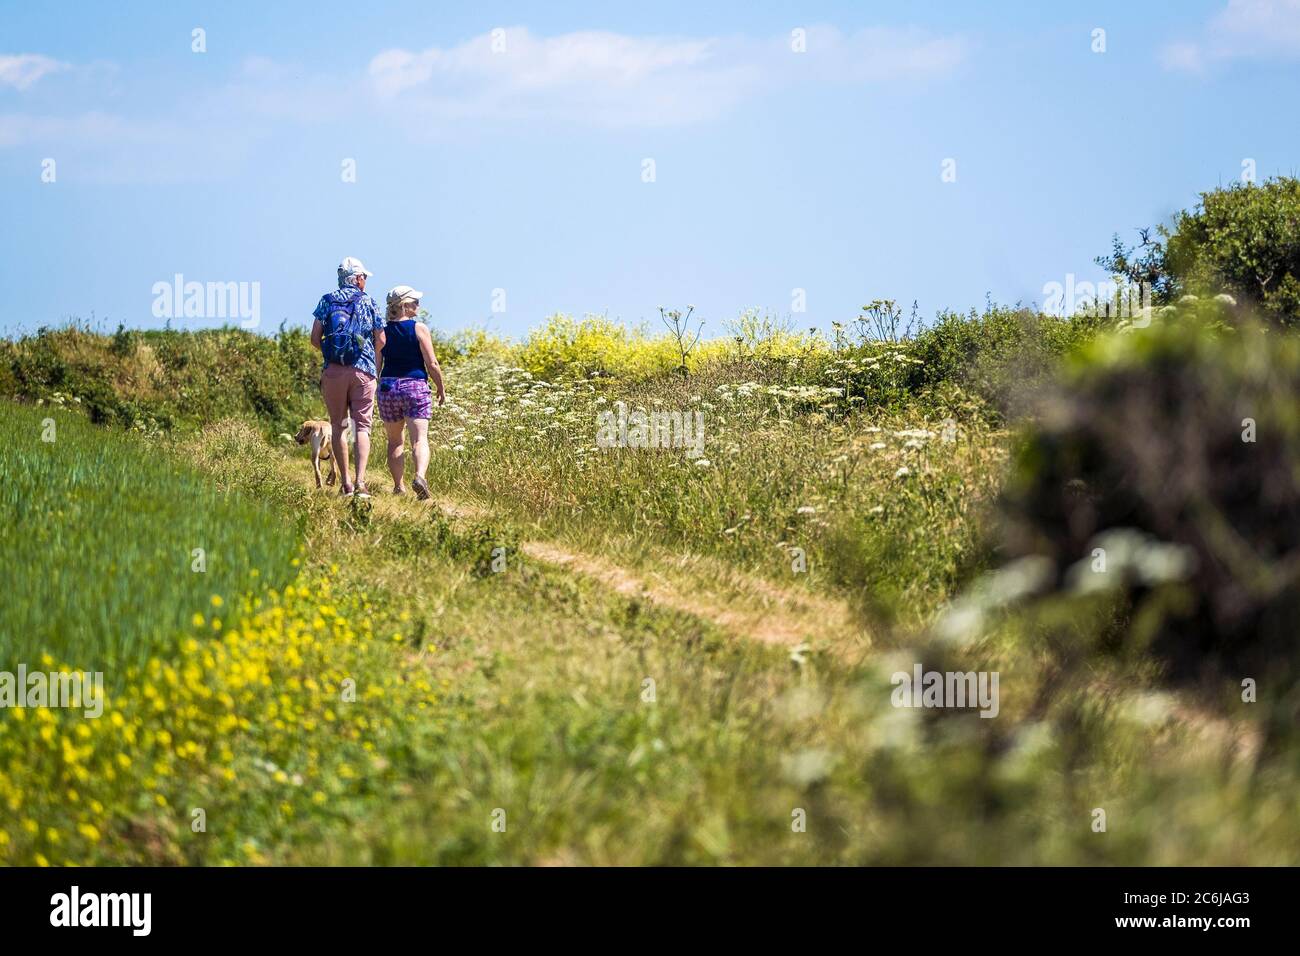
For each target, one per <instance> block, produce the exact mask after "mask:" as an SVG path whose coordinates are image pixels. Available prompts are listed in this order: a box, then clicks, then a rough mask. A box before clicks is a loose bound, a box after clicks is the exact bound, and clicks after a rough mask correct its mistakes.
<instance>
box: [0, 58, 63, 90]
mask: <svg viewBox="0 0 1300 956" xmlns="http://www.w3.org/2000/svg"><path fill="white" fill-rule="evenodd" d="M67 67H68V65H67V64H66V63H61V62H59V61H58V60H52V59H50V58H49V57H48V56H42V55H41V54H39V53H19V54H17V55H14V56H10V55H6V54H0V86H11V87H13V88H14V89H16V90H19V91H20V92H21V91H22V90H26V89H28V88H29V87H31V86H32V84H34V83H36V82H37V81H38V80H39V79H40V78H41V77H43V76H46V75H48V74H50V73H56V72H58V71H59V70H65V69H67Z"/></svg>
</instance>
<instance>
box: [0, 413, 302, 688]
mask: <svg viewBox="0 0 1300 956" xmlns="http://www.w3.org/2000/svg"><path fill="white" fill-rule="evenodd" d="M73 405H74V409H72V410H70V409H66V408H63V407H60V406H58V405H48V404H47V405H44V406H40V407H30V406H27V407H24V406H17V405H12V404H6V405H4V407H3V413H0V448H2V449H3V451H0V476H2V477H0V524H3V526H4V528H5V533H4V535H3V537H2V538H0V561H3V562H4V565H5V567H7V568H9V575H8V581H7V582H6V590H7V591H8V593H9V595H10V599H8V600H6V601H4V602H3V604H0V663H3V665H4V668H5V669H7V670H12V669H13V664H14V663H16V662H17V661H22V660H34V659H35V658H36V657H38V656H39V655H40V654H41V653H45V652H50V653H55V654H58V655H61V659H62V660H65V661H72V662H75V663H76V664H77V665H78V666H80V667H85V668H91V667H93V668H99V669H103V670H105V671H107V672H109V673H110V674H112V673H115V672H117V671H118V670H119V669H120V668H122V667H124V666H125V665H126V664H128V663H136V664H138V663H140V662H141V661H143V660H145V659H146V658H148V657H149V656H150V655H152V654H155V653H164V654H170V653H172V652H173V651H174V650H175V645H176V640H177V635H178V634H179V633H181V632H182V631H183V629H184V628H186V627H188V626H189V622H190V619H191V617H192V616H193V615H194V613H195V612H207V611H209V610H210V609H211V608H212V602H213V601H214V600H217V601H229V600H231V599H232V598H234V597H237V596H239V595H241V594H243V593H244V592H245V591H247V590H248V589H249V588H250V587H254V586H261V585H263V584H265V585H269V586H272V587H277V586H280V585H282V584H283V583H284V582H285V581H287V580H289V578H290V576H291V574H292V572H293V569H292V568H291V567H290V561H291V560H292V559H293V558H294V556H295V555H296V553H297V548H298V542H299V540H300V538H301V534H302V526H301V521H300V520H298V519H295V518H293V517H292V516H285V515H283V514H278V513H276V512H275V511H274V510H272V509H271V508H270V507H268V506H267V505H266V504H264V503H261V502H258V501H255V500H252V499H250V498H248V497H245V496H242V495H239V494H228V493H226V492H224V491H222V490H220V489H218V488H216V487H214V486H213V484H212V482H211V481H209V480H207V479H206V478H205V477H204V476H203V475H201V474H199V473H197V472H196V471H195V470H194V469H193V468H192V467H189V466H187V465H185V464H184V463H182V462H180V461H178V460H176V459H175V458H173V457H171V456H168V455H165V454H159V452H158V450H157V449H156V448H155V447H153V446H151V445H149V444H146V443H145V442H143V441H141V440H139V439H137V438H133V437H131V436H129V435H126V434H123V433H122V432H120V431H115V430H111V429H104V428H96V427H94V426H93V425H91V424H89V423H88V422H87V421H86V420H85V417H84V416H83V415H80V414H78V413H77V412H76V410H75V403H73Z"/></svg>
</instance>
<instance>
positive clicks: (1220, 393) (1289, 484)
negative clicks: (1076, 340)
mask: <svg viewBox="0 0 1300 956" xmlns="http://www.w3.org/2000/svg"><path fill="white" fill-rule="evenodd" d="M1220 309H1221V306H1220V305H1219V303H1216V302H1213V301H1210V300H1203V301H1201V302H1195V303H1184V304H1182V305H1180V306H1179V307H1178V308H1177V309H1166V310H1163V312H1162V314H1161V317H1160V318H1159V319H1157V320H1156V321H1155V322H1153V324H1151V325H1150V327H1148V328H1134V329H1132V330H1130V331H1128V332H1127V333H1121V334H1114V335H1109V336H1105V337H1102V338H1100V339H1098V340H1097V341H1096V342H1094V343H1093V344H1091V345H1090V346H1088V347H1087V348H1086V349H1084V351H1083V353H1082V354H1081V355H1080V357H1079V358H1078V359H1077V360H1076V361H1074V362H1072V363H1071V365H1070V369H1069V372H1068V374H1067V377H1066V381H1065V382H1064V384H1063V386H1062V387H1060V388H1058V389H1056V390H1055V392H1054V394H1052V395H1051V397H1050V398H1049V400H1048V401H1047V402H1046V403H1045V405H1044V406H1043V407H1042V408H1041V409H1040V418H1039V421H1038V423H1037V424H1036V425H1035V426H1034V427H1033V429H1032V430H1031V432H1030V433H1029V435H1028V436H1027V439H1026V441H1025V443H1024V445H1023V448H1022V449H1021V451H1020V453H1019V456H1018V460H1017V465H1016V467H1015V469H1014V471H1013V475H1012V478H1011V481H1010V483H1009V486H1008V489H1007V491H1006V495H1005V510H1006V515H1007V520H1006V524H1005V534H1004V537H1003V546H1004V552H1005V556H1006V557H1008V558H1027V559H1031V560H1033V561H1036V562H1039V564H1038V565H1037V567H1039V568H1040V569H1041V574H1042V576H1043V577H1044V578H1045V580H1046V581H1047V582H1049V583H1050V584H1051V585H1052V586H1053V588H1054V590H1056V591H1058V592H1059V593H1063V594H1070V595H1090V594H1091V595H1095V594H1097V593H1098V592H1111V593H1114V594H1118V595H1120V596H1121V598H1122V603H1123V604H1124V606H1125V607H1126V608H1127V611H1126V612H1125V614H1124V620H1123V621H1121V622H1120V637H1119V640H1120V643H1121V644H1122V645H1123V646H1125V647H1127V648H1130V649H1133V648H1138V649H1140V648H1145V647H1150V648H1151V649H1152V650H1153V651H1154V652H1155V653H1156V655H1157V656H1158V657H1159V658H1160V659H1161V660H1163V661H1164V662H1165V664H1166V665H1167V668H1168V673H1169V675H1170V676H1171V677H1174V678H1183V677H1191V676H1193V675H1202V674H1206V673H1210V672H1215V671H1225V672H1227V673H1230V674H1233V675H1236V676H1256V677H1258V676H1259V675H1261V674H1264V673H1268V674H1270V675H1271V676H1275V677H1277V676H1280V674H1281V673H1282V672H1289V673H1290V675H1291V677H1292V678H1294V676H1295V674H1296V672H1297V664H1300V655H1297V652H1296V644H1295V634H1294V622H1295V620H1296V619H1297V618H1298V617H1300V481H1298V480H1297V471H1296V462H1298V461H1300V405H1297V402H1296V395H1297V394H1300V338H1296V337H1291V336H1282V335H1279V334H1277V333H1276V332H1272V333H1269V332H1267V331H1265V330H1264V329H1263V328H1261V327H1259V326H1258V325H1256V324H1254V323H1252V322H1250V321H1248V320H1245V319H1240V320H1239V323H1238V325H1237V326H1236V327H1233V326H1229V325H1227V324H1226V323H1225V322H1224V321H1223V318H1224V317H1223V314H1222V312H1221V311H1220ZM1020 566H1021V567H1022V568H1024V567H1025V565H1024V564H1023V562H1022V563H1021V565H1020Z"/></svg>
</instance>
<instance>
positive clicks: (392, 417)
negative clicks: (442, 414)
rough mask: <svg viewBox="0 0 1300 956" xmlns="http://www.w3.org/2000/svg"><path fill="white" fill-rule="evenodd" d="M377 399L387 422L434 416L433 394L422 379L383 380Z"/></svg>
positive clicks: (381, 380)
mask: <svg viewBox="0 0 1300 956" xmlns="http://www.w3.org/2000/svg"><path fill="white" fill-rule="evenodd" d="M375 399H376V401H377V402H378V404H379V415H380V417H381V418H383V420H384V421H386V422H400V421H401V420H402V419H403V418H429V417H430V416H431V415H432V414H433V393H432V392H431V391H430V390H429V383H428V381H426V380H425V379H422V378H381V379H380V380H379V390H378V391H377V392H375Z"/></svg>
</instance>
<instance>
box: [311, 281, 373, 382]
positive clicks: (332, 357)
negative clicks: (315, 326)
mask: <svg viewBox="0 0 1300 956" xmlns="http://www.w3.org/2000/svg"><path fill="white" fill-rule="evenodd" d="M341 291H342V290H340V292H341ZM364 295H365V293H364V292H360V291H358V292H357V294H356V295H354V296H350V297H349V296H341V295H340V294H339V292H335V293H331V294H330V295H328V296H326V298H327V299H328V300H329V312H328V314H327V315H326V316H325V322H323V323H322V325H323V326H324V328H323V330H322V333H321V340H320V350H321V355H322V356H323V357H324V359H325V361H326V362H329V363H331V364H336V365H356V364H357V362H358V361H360V360H361V355H362V352H363V350H364V348H365V339H366V336H368V335H369V334H370V333H371V330H370V329H362V328H361V325H360V322H358V320H357V317H356V311H357V303H358V302H360V301H361V299H362V297H363V296H364ZM340 299H341V300H342V301H340Z"/></svg>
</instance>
